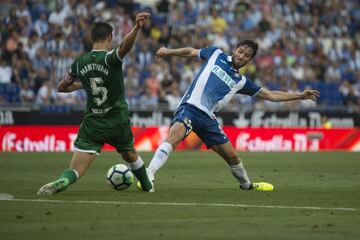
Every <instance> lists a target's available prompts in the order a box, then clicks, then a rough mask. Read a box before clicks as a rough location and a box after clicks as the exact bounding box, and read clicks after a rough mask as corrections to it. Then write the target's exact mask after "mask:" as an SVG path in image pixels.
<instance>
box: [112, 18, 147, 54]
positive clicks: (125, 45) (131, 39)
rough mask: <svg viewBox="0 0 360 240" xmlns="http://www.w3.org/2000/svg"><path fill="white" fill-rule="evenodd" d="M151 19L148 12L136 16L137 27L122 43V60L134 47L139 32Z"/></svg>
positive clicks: (120, 48)
mask: <svg viewBox="0 0 360 240" xmlns="http://www.w3.org/2000/svg"><path fill="white" fill-rule="evenodd" d="M149 17H150V13H147V12H141V13H138V14H136V19H135V22H136V24H135V27H134V28H133V29H132V30H131V31H130V32H129V33H128V34H126V36H125V37H124V39H123V40H122V42H121V43H120V46H119V48H118V53H119V57H120V58H121V59H122V58H124V57H125V55H126V54H127V53H128V52H129V51H130V50H131V48H132V47H133V45H134V43H135V40H136V36H137V34H138V32H139V30H140V29H141V28H142V26H143V25H144V22H145V21H146V20H147V19H148V18H149Z"/></svg>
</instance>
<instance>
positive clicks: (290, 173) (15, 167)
mask: <svg viewBox="0 0 360 240" xmlns="http://www.w3.org/2000/svg"><path fill="white" fill-rule="evenodd" d="M239 155H240V156H241V157H242V158H243V160H244V163H245V167H246V168H247V171H248V174H249V176H250V178H251V179H252V180H253V181H268V182H270V183H273V184H274V186H275V191H273V192H255V191H242V190H240V189H239V186H238V183H237V182H236V181H235V179H234V178H233V177H232V176H231V174H230V172H229V170H228V168H227V167H226V165H225V163H224V162H223V160H221V159H220V158H219V157H218V156H217V155H216V154H214V153H212V152H175V153H173V155H172V156H171V158H170V160H169V161H168V163H167V164H166V165H165V166H164V167H163V168H162V169H161V171H160V172H159V173H158V174H157V176H156V177H157V179H156V192H155V193H153V194H148V193H143V192H139V191H138V190H137V189H136V186H135V184H133V185H132V186H131V187H130V188H129V189H128V190H126V191H115V190H113V189H111V188H110V187H109V186H107V183H106V179H105V178H106V172H107V170H108V169H109V167H110V166H112V165H114V164H116V163H119V162H122V161H121V160H120V156H119V155H118V154H116V153H113V152H104V153H102V154H101V156H100V157H99V158H98V159H97V160H96V161H95V162H94V164H93V165H92V166H91V168H90V169H89V171H88V172H87V174H86V175H85V176H84V177H83V178H82V179H81V180H80V181H79V182H78V183H76V184H74V185H72V186H71V187H70V188H69V189H68V190H67V191H65V192H63V193H60V194H57V195H55V196H50V197H39V196H37V195H36V191H37V190H38V188H39V187H40V186H41V185H43V184H45V183H47V182H49V181H50V180H54V179H55V178H56V177H57V176H58V175H59V174H60V172H61V171H63V170H64V169H65V168H66V167H67V166H68V163H69V159H70V158H71V153H22V154H21V153H0V193H2V194H3V193H7V194H11V195H13V196H14V199H13V200H11V201H0V239H2V240H8V239H9V240H10V239H37V240H40V239H103V240H105V239H146V240H148V239H187V240H188V239H246V240H248V239H277V240H278V239H299V240H300V239H326V240H329V239H342V240H343V239H360V154H359V153H346V152H322V153H239ZM141 156H142V157H143V159H145V161H146V163H147V164H148V163H149V159H150V158H151V156H152V153H141ZM40 199H44V200H45V201H42V202H41V201H39V200H40ZM131 203H133V204H131ZM312 207H313V208H312Z"/></svg>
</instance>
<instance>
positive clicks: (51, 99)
mask: <svg viewBox="0 0 360 240" xmlns="http://www.w3.org/2000/svg"><path fill="white" fill-rule="evenodd" d="M56 99H57V91H56V88H55V81H54V80H53V79H49V80H47V81H45V82H44V83H43V85H42V86H41V87H40V89H39V91H38V93H37V95H36V103H37V104H40V105H47V104H51V103H52V104H54V103H56Z"/></svg>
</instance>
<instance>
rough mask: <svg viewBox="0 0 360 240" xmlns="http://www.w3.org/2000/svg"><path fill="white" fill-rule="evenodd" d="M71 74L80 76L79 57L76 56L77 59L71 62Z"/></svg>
mask: <svg viewBox="0 0 360 240" xmlns="http://www.w3.org/2000/svg"><path fill="white" fill-rule="evenodd" d="M69 74H70V75H71V76H73V77H78V76H79V58H76V59H75V61H74V62H73V63H72V64H71V66H70V70H69Z"/></svg>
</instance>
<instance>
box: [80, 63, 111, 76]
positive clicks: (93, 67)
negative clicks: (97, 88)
mask: <svg viewBox="0 0 360 240" xmlns="http://www.w3.org/2000/svg"><path fill="white" fill-rule="evenodd" d="M89 71H99V72H103V73H104V74H105V75H108V74H109V69H107V68H106V67H105V66H104V65H102V64H98V63H89V64H87V65H85V66H84V67H83V68H82V69H81V70H80V73H81V75H82V76H85V74H86V73H87V72H89Z"/></svg>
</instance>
